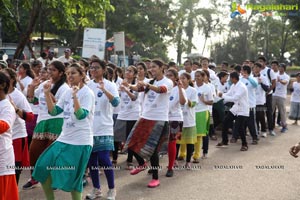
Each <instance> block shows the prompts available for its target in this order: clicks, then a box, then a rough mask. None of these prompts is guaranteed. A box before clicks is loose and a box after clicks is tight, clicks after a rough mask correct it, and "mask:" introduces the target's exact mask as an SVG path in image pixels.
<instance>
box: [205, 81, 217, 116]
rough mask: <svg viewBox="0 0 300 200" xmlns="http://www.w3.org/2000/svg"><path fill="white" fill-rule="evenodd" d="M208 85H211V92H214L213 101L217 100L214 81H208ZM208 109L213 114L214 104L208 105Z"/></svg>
mask: <svg viewBox="0 0 300 200" xmlns="http://www.w3.org/2000/svg"><path fill="white" fill-rule="evenodd" d="M207 85H208V86H209V88H210V90H211V92H212V97H213V102H217V93H216V87H215V85H213V84H212V83H207ZM208 109H209V112H210V114H212V109H213V107H212V105H208Z"/></svg>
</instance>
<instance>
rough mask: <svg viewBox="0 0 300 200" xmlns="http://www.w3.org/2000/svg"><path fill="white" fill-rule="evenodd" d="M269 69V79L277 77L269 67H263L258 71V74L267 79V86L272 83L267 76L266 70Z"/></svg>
mask: <svg viewBox="0 0 300 200" xmlns="http://www.w3.org/2000/svg"><path fill="white" fill-rule="evenodd" d="M269 69H270V77H271V80H276V79H277V76H276V74H275V72H274V71H273V69H271V68H268V67H265V68H264V69H262V70H261V71H260V75H261V76H264V77H266V78H267V80H268V86H271V85H272V82H270V79H269V76H268V70H269ZM272 93H273V90H271V91H270V92H269V93H268V94H272Z"/></svg>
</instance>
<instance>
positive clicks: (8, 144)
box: [0, 71, 19, 200]
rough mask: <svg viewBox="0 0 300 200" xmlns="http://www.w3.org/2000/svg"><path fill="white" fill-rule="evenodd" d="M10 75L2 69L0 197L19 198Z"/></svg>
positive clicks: (0, 77) (0, 82)
mask: <svg viewBox="0 0 300 200" xmlns="http://www.w3.org/2000/svg"><path fill="white" fill-rule="evenodd" d="M9 85H10V83H9V79H8V77H7V76H6V75H5V74H4V73H3V72H1V71H0V144H1V145H0V199H3V200H4V199H16V200H18V199H19V193H18V186H17V182H16V178H15V168H14V165H15V162H14V148H13V144H12V127H13V124H14V122H15V119H16V112H15V109H14V107H13V106H12V104H11V103H10V101H9V100H8V99H7V98H6V95H7V93H8V89H9Z"/></svg>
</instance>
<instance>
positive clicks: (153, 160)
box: [132, 150, 159, 180]
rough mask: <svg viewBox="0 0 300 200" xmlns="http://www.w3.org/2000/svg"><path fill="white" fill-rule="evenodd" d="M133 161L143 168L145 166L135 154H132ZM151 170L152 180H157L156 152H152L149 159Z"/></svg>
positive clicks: (157, 159) (157, 158)
mask: <svg viewBox="0 0 300 200" xmlns="http://www.w3.org/2000/svg"><path fill="white" fill-rule="evenodd" d="M132 153H133V156H134V157H135V159H136V160H137V161H138V163H139V166H143V165H144V164H145V160H144V159H143V158H142V157H141V156H139V155H138V154H137V153H135V152H132ZM150 163H151V169H152V179H156V180H158V169H159V156H158V152H157V150H155V151H154V153H153V154H152V156H151V158H150Z"/></svg>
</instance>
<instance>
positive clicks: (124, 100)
mask: <svg viewBox="0 0 300 200" xmlns="http://www.w3.org/2000/svg"><path fill="white" fill-rule="evenodd" d="M122 100H123V102H124V104H126V105H127V104H128V103H129V102H130V98H129V97H128V95H125V96H124V97H123V98H122Z"/></svg>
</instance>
